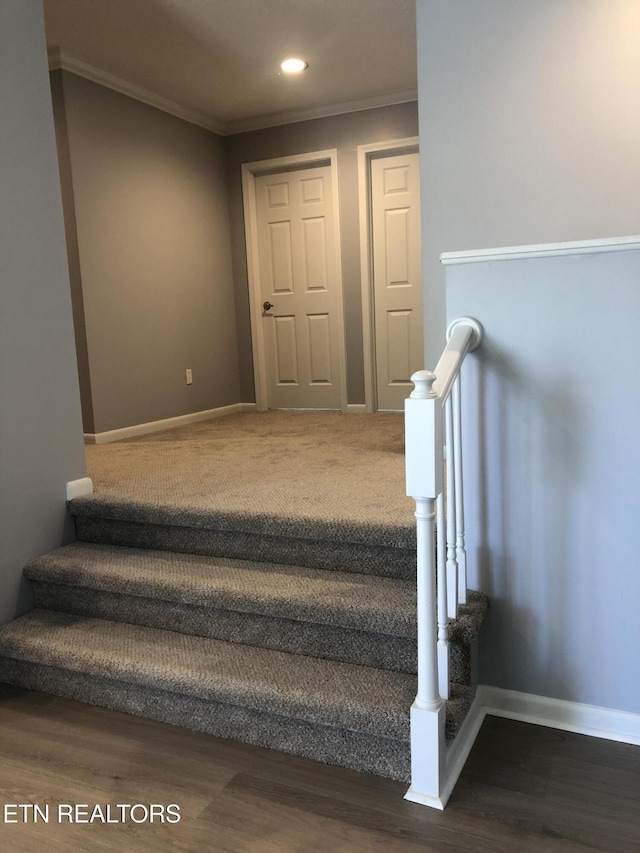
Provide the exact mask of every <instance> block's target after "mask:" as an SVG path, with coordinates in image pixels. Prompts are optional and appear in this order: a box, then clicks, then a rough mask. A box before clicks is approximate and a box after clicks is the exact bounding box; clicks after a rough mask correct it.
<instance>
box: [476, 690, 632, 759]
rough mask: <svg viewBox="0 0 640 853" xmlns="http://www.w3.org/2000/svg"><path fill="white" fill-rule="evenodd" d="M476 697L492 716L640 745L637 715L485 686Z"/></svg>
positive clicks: (485, 710)
mask: <svg viewBox="0 0 640 853" xmlns="http://www.w3.org/2000/svg"><path fill="white" fill-rule="evenodd" d="M477 698H478V699H479V701H480V703H481V704H482V707H483V710H484V712H485V713H486V714H491V715H492V716H494V717H507V718H508V719H510V720H520V721H521V722H523V723H534V724H535V725H538V726H548V727H549V728H552V729H564V730H565V731H568V732H576V733H577V734H583V735H590V736H591V737H599V738H604V739H605V740H615V741H619V742H620V743H631V744H639V745H640V714H634V713H630V712H628V711H617V710H615V709H614V708H601V707H599V706H597V705H584V704H582V703H580V702H567V701H566V700H563V699H551V698H549V697H548V696H535V695H534V694H532V693H518V692H517V691H516V690H504V689H502V688H501V687H490V686H488V685H486V684H483V685H480V687H478V696H477Z"/></svg>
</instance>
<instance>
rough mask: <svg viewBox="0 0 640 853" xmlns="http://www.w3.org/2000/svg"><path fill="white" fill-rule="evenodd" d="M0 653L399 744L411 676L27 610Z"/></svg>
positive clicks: (6, 630) (1, 639)
mask: <svg viewBox="0 0 640 853" xmlns="http://www.w3.org/2000/svg"><path fill="white" fill-rule="evenodd" d="M0 655H2V656H4V657H8V658H14V659H18V660H22V661H28V662H31V663H35V664H44V665H47V666H51V667H58V668H62V669H68V670H73V671H78V672H85V673H88V674H91V675H95V676H98V677H103V678H109V679H115V680H120V681H124V682H127V683H132V684H140V685H145V686H151V687H154V688H157V689H160V690H166V691H171V692H174V693H178V694H186V695H191V696H194V697H198V698H201V699H208V700H212V701H216V702H222V703H225V704H230V705H236V706H243V707H249V708H252V709H255V710H258V711H264V712H266V713H271V714H275V715H280V716H285V717H291V718H296V719H301V720H305V721H307V722H311V723H316V724H325V725H330V726H338V727H341V728H345V729H349V730H352V731H359V732H364V733H370V734H374V735H377V736H381V737H387V738H396V739H401V740H404V739H406V738H408V736H409V708H410V706H411V704H412V702H413V699H414V696H415V691H416V679H415V677H414V676H410V675H406V674H403V673H397V672H389V671H387V670H380V669H374V668H370V667H363V666H357V665H355V664H348V663H339V662H336V661H327V660H323V659H321V658H312V657H305V656H302V655H295V654H289V653H287V652H280V651H272V650H269V649H263V648H257V647H253V646H245V645H241V644H235V643H228V642H224V641H221V640H213V639H208V638H204V637H197V636H192V635H186V634H180V633H176V632H173V631H166V630H160V629H157V628H146V627H141V626H137V625H130V624H127V623H122V622H109V621H106V620H102V619H93V618H85V617H78V616H73V615H70V614H66V613H58V612H55V611H49V610H34V611H32V612H31V613H28V614H27V615H26V616H22V617H20V618H19V619H16V620H14V621H13V622H10V623H8V624H6V625H4V626H2V627H1V628H0Z"/></svg>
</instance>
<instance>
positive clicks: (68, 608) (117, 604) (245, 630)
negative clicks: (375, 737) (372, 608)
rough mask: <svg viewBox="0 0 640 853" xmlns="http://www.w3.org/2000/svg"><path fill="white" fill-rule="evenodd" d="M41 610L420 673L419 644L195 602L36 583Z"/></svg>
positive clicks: (458, 651)
mask: <svg viewBox="0 0 640 853" xmlns="http://www.w3.org/2000/svg"><path fill="white" fill-rule="evenodd" d="M32 587H33V591H34V594H35V600H36V606H37V607H42V608H45V609H47V610H55V611H58V612H61V613H73V614H75V615H77V616H89V617H92V618H98V619H108V620H110V621H112V622H128V623H130V624H133V625H146V626H147V627H149V628H161V629H165V630H170V631H179V632H180V633H182V634H192V635H194V636H198V637H211V638H213V639H217V640H226V641H228V642H231V643H243V644H244V645H249V646H260V647H262V648H266V649H275V650H278V651H283V652H290V653H292V654H299V655H311V656H313V657H319V658H325V659H327V660H337V661H343V662H345V663H355V664H358V665H360V666H371V667H375V668H376V669H388V670H392V671H394V672H406V673H408V674H410V675H415V674H416V672H417V665H416V641H415V640H414V639H411V638H406V637H392V636H389V635H386V634H375V633H366V632H364V631H351V630H348V629H346V628H341V627H336V626H332V625H330V624H326V625H317V624H313V623H309V622H297V621H295V620H292V619H277V618H273V617H269V616H262V615H257V614H252V613H237V612H235V611H229V610H216V609H212V608H206V607H198V606H196V605H191V604H180V603H177V602H169V601H162V600H160V599H155V598H142V597H139V596H133V595H122V594H119V593H112V592H103V591H100V590H94V589H85V588H76V587H71V586H63V585H60V584H48V583H44V582H42V581H35V580H34V581H32ZM449 665H450V674H451V681H452V682H455V683H457V684H468V683H469V682H470V655H469V649H468V647H465V646H458V645H455V644H452V645H451V646H450V664H449Z"/></svg>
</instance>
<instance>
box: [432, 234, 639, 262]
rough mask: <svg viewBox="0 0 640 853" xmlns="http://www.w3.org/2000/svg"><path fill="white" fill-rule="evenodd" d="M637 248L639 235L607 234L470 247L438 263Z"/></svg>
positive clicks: (548, 256) (445, 253)
mask: <svg viewBox="0 0 640 853" xmlns="http://www.w3.org/2000/svg"><path fill="white" fill-rule="evenodd" d="M632 249H640V237H607V238H603V239H601V240H576V241H573V242H570V243H542V244H540V245H536V246H507V247H504V248H501V249H471V250H470V251H466V252H444V253H443V254H442V255H440V263H441V264H443V265H444V266H450V265H453V264H475V263H484V262H486V261H521V260H524V259H526V258H554V257H560V256H563V255H596V254H602V253H603V252H628V251H630V250H632Z"/></svg>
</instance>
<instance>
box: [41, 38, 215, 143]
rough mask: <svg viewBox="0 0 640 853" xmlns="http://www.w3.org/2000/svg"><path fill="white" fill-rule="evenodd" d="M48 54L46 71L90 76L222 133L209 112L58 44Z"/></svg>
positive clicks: (94, 79)
mask: <svg viewBox="0 0 640 853" xmlns="http://www.w3.org/2000/svg"><path fill="white" fill-rule="evenodd" d="M47 56H48V58H49V71H57V70H59V69H60V70H62V71H68V72H69V73H71V74H75V75H76V76H78V77H83V78H84V79H85V80H90V81H91V82H92V83H97V84H98V85H99V86H104V87H105V88H107V89H112V90H113V91H114V92H119V93H120V94H121V95H126V96H127V97H128V98H133V99H134V101H140V102H141V103H143V104H147V105H148V106H150V107H155V108H156V109H157V110H161V111H162V112H163V113H168V114H169V115H172V116H175V117H176V118H180V119H182V120H183V121H188V122H189V123H190V124H195V125H197V126H198V127H203V128H204V129H205V130H210V131H213V133H217V134H219V135H220V136H224V134H225V124H224V122H221V121H218V120H217V119H215V118H213V117H212V116H209V115H206V114H205V113H201V112H200V111H199V110H194V109H192V108H191V107H185V106H182V104H178V103H176V102H175V101H170V100H169V99H168V98H163V97H162V96H161V95H157V94H156V93H155V92H151V91H149V89H144V88H143V87H142V86H136V85H135V84H134V83H130V82H129V81H128V80H124V79H123V78H122V77H117V76H116V75H115V74H110V73H109V72H108V71H103V70H102V69H101V68H96V66H95V65H90V64H89V63H88V62H83V61H82V60H80V59H76V58H75V57H74V56H71V55H70V54H68V53H67V52H66V51H64V50H60V48H57V47H56V48H52V49H50V50H49V51H47Z"/></svg>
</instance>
